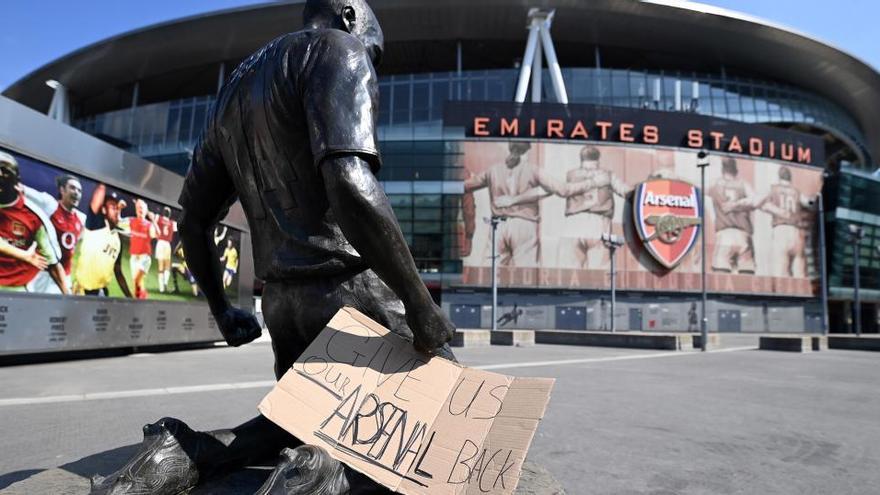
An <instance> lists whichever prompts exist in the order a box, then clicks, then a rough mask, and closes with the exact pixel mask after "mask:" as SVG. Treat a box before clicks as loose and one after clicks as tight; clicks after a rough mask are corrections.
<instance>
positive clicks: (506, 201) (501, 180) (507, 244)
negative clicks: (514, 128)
mask: <svg viewBox="0 0 880 495" xmlns="http://www.w3.org/2000/svg"><path fill="white" fill-rule="evenodd" d="M530 148H531V145H530V144H529V143H526V142H511V143H509V145H508V150H509V154H508V155H507V159H505V161H504V162H503V163H499V164H496V165H494V166H492V167H491V168H489V169H488V170H485V171H483V172H480V173H478V174H475V175H472V176H471V177H470V178H468V179H467V180H466V181H465V183H464V191H465V193H472V192H473V191H476V190H478V189H481V188H484V187H485V188H488V189H489V198H490V201H491V208H492V215H494V216H502V217H506V218H507V221H505V222H502V223H501V224H500V225H499V227H498V232H497V241H496V242H497V244H498V246H497V249H498V251H497V252H498V255H499V263H500V264H501V265H502V266H505V265H506V266H516V267H536V266H538V253H539V244H538V243H539V232H540V231H539V229H538V222H539V221H540V211H539V207H538V200H539V199H541V198H542V197H543V196H545V195H546V194H545V193H544V192H543V191H541V192H540V193H539V194H531V193H532V191H533V190H534V188H535V187H536V186H538V173H537V171H536V170H535V168H534V167H533V166H532V165H531V164H529V163H528V162H526V161H524V160H523V157H524V156H525V154H526V153H527V152H528V151H529V149H530ZM490 242H491V241H490ZM491 252H492V247H491V246H488V247H487V257H489V256H491Z"/></svg>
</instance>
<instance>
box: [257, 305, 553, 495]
mask: <svg viewBox="0 0 880 495" xmlns="http://www.w3.org/2000/svg"><path fill="white" fill-rule="evenodd" d="M553 381H554V380H552V379H548V378H519V377H510V376H505V375H500V374H497V373H490V372H486V371H481V370H476V369H472V368H467V367H464V366H461V365H458V364H456V363H453V362H450V361H447V360H445V359H441V358H432V359H430V360H429V359H428V358H427V357H426V356H425V355H423V354H420V353H418V352H416V351H415V350H414V349H413V347H412V344H410V343H409V342H407V341H406V340H404V339H402V338H400V337H399V336H397V335H395V334H393V333H391V332H389V331H388V330H387V329H386V328H384V327H382V326H381V325H379V324H378V323H376V322H374V321H372V320H371V319H369V318H368V317H367V316H365V315H363V314H362V313H360V312H358V311H356V310H354V309H352V308H343V309H342V310H340V311H339V312H338V313H337V314H336V316H334V317H333V319H332V320H330V323H328V325H327V328H325V329H324V331H323V332H321V334H320V335H319V336H318V338H316V339H315V340H314V341H313V342H312V343H311V345H310V346H309V347H308V349H306V351H305V352H304V353H303V355H302V356H300V359H299V360H297V362H296V363H294V365H293V367H292V368H291V369H290V371H288V372H287V373H286V374H285V375H284V377H282V378H281V381H279V382H278V384H277V385H276V386H275V388H274V389H273V390H272V391H271V392H270V393H269V394H268V395H267V396H266V397H265V398H264V399H263V401H262V402H261V403H260V406H259V409H260V412H262V413H263V415H264V416H266V417H267V418H269V419H271V420H272V421H274V422H275V423H277V424H278V425H279V426H281V427H282V428H284V429H285V430H287V431H289V432H290V433H292V434H293V435H295V436H296V437H297V438H299V439H300V440H302V441H304V442H306V443H310V444H315V445H318V446H321V447H324V448H325V449H327V451H328V452H330V454H331V455H332V456H333V457H335V458H336V459H339V460H340V461H342V462H344V463H346V464H348V465H349V466H351V467H353V468H355V469H357V470H359V471H361V472H362V473H364V474H366V475H368V476H370V477H371V478H373V479H374V480H376V481H377V482H379V483H382V484H383V485H385V486H386V487H388V488H390V489H392V490H394V491H396V492H399V493H403V494H432V495H433V494H470V493H491V494H506V493H513V491H514V489H515V488H516V484H517V481H518V480H519V476H520V470H521V468H522V463H523V460H525V457H526V452H527V451H528V448H529V444H531V442H532V437H533V436H534V433H535V429H536V428H537V427H538V422H539V421H540V420H541V418H542V417H543V415H544V410H545V409H546V407H547V401H548V400H549V398H550V390H551V389H552V388H553Z"/></svg>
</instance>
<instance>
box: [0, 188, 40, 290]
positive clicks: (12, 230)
mask: <svg viewBox="0 0 880 495" xmlns="http://www.w3.org/2000/svg"><path fill="white" fill-rule="evenodd" d="M42 226H43V222H41V221H40V217H38V216H37V215H36V214H35V213H34V212H32V211H31V210H30V209H29V208H28V207H27V206H25V204H24V195H20V196H19V198H18V201H16V202H15V203H14V204H13V205H12V206H9V207H7V208H0V237H2V238H3V239H5V240H6V242H8V243H10V244H12V245H13V246H15V247H17V248H19V249H28V248H30V247H31V244H33V243H34V238H35V237H36V235H37V231H38V230H39V229H40V227H42ZM39 271H40V270H39V269H38V268H37V267H35V266H34V265H31V264H30V263H28V262H26V261H19V260H17V259H15V258H11V257H8V256H2V255H0V285H5V286H9V287H19V286H22V285H25V284H27V283H28V282H30V281H31V280H32V279H33V278H34V277H35V276H36V275H37V273H38V272H39Z"/></svg>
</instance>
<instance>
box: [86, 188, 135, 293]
mask: <svg viewBox="0 0 880 495" xmlns="http://www.w3.org/2000/svg"><path fill="white" fill-rule="evenodd" d="M125 205H126V203H125V200H123V199H122V198H120V197H119V195H118V194H117V193H116V192H112V191H111V192H108V191H107V186H105V185H104V184H98V186H97V187H95V191H94V192H93V193H92V199H91V201H90V202H89V208H88V211H87V212H86V225H85V227H86V228H85V230H84V231H83V233H82V240H81V241H80V245H79V249H78V257H77V260H76V266H75V267H74V269H73V275H74V287H75V290H76V292H77V293H80V292H82V293H84V294H87V295H90V296H108V295H109V294H108V289H107V286H108V285H109V284H110V280H111V279H112V278H113V277H114V276H115V278H116V282H117V283H118V284H119V288H120V289H121V290H122V293H123V294H124V295H125V297H131V291H130V290H129V288H128V282H127V281H126V280H125V276H124V275H123V274H122V259H121V256H120V254H121V252H122V242H121V241H120V238H119V235H120V230H121V226H120V212H121V211H122V210H123V209H125Z"/></svg>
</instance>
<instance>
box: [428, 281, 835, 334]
mask: <svg viewBox="0 0 880 495" xmlns="http://www.w3.org/2000/svg"><path fill="white" fill-rule="evenodd" d="M609 300H610V297H609V295H608V293H607V292H596V291H584V292H559V291H552V292H551V291H546V292H541V291H534V292H506V291H504V290H500V291H499V294H498V306H499V307H498V317H499V318H500V317H502V316H503V315H504V314H505V313H510V312H511V311H512V310H513V308H514V304H516V308H517V310H518V316H517V318H516V321H510V322H508V323H507V324H504V325H499V327H500V328H523V329H569V330H607V329H608V326H609V325H608V321H609V320H608V317H609V314H610V312H611V305H610V302H609ZM699 301H700V295H699V294H646V293H637V294H631V293H618V296H617V304H616V308H615V327H616V328H617V329H619V330H645V331H659V332H678V331H687V330H689V320H690V317H689V313H690V312H691V308H692V307H694V308H695V310H696V315H697V318H699V311H700V304H699ZM491 304H492V298H491V294H490V293H489V292H488V291H459V290H446V291H444V292H443V297H442V307H443V309H444V311H446V313H447V314H449V315H450V317H451V318H452V319H453V321H454V322H455V321H457V320H458V321H461V322H463V321H473V322H476V321H477V317H478V318H479V328H490V327H491V322H492V319H491V312H492V306H491ZM694 304H696V306H693V305H694ZM563 311H567V312H569V313H568V315H566V314H564V313H563ZM572 311H583V313H580V314H579V315H577V316H574V315H573V314H572V313H571V312H572ZM463 312H466V313H467V314H466V315H465V314H463ZM820 313H821V307H820V305H819V302H818V301H814V300H809V299H803V300H797V299H782V298H779V299H766V300H760V299H753V298H747V297H742V296H740V297H731V296H724V297H712V296H710V298H709V301H708V304H707V314H708V321H709V329H710V330H711V331H722V332H723V331H737V329H738V331H740V332H753V333H759V332H770V333H799V332H804V331H819V327H818V325H819V315H820ZM468 316H470V318H468ZM579 318H580V319H582V321H583V324H582V327H581V328H577V327H575V326H572V324H573V323H574V322H575V321H578V319H579ZM466 326H468V327H477V325H466ZM690 329H692V330H696V328H693V327H692V328H690Z"/></svg>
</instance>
